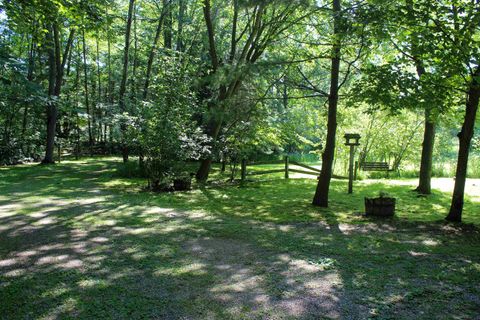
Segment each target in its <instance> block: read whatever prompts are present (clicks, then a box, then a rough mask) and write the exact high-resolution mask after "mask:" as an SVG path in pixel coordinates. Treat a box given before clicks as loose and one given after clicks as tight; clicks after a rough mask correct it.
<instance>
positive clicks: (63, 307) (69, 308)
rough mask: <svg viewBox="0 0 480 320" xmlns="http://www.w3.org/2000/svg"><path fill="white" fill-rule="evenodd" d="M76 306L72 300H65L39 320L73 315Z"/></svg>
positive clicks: (74, 300)
mask: <svg viewBox="0 0 480 320" xmlns="http://www.w3.org/2000/svg"><path fill="white" fill-rule="evenodd" d="M76 306H77V300H76V299H74V298H71V297H69V298H67V299H65V300H64V301H63V303H62V304H60V305H59V306H57V307H56V308H55V309H53V310H51V311H50V312H49V313H48V314H46V315H45V316H43V317H40V318H39V319H42V320H43V319H45V320H46V319H59V318H61V315H62V314H73V312H74V311H75V308H76Z"/></svg>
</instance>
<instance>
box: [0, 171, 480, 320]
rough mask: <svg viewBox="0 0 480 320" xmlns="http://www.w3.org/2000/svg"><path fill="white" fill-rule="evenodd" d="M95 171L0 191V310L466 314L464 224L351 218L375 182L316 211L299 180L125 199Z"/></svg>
mask: <svg viewBox="0 0 480 320" xmlns="http://www.w3.org/2000/svg"><path fill="white" fill-rule="evenodd" d="M109 165H110V164H108V163H107V164H99V165H98V166H97V165H92V164H90V163H86V164H81V165H78V166H77V167H76V168H75V170H67V167H66V166H67V165H65V166H55V169H54V170H51V169H48V174H46V172H41V170H40V172H35V174H37V177H39V179H36V178H35V177H32V179H33V182H31V183H30V184H29V185H28V188H25V186H24V185H22V183H24V182H22V183H19V182H16V181H15V180H14V179H13V180H11V182H12V183H13V185H10V186H9V187H8V188H7V189H5V188H4V190H7V191H8V193H7V195H6V196H5V197H6V199H4V200H2V203H1V204H0V226H1V227H0V271H1V273H0V274H1V276H0V283H1V284H0V296H2V297H5V299H4V300H3V299H2V300H3V301H5V303H2V304H0V314H2V316H4V315H5V317H6V318H26V317H27V318H28V317H32V318H37V317H38V318H39V317H51V318H65V317H78V318H129V319H130V318H162V319H177V318H232V317H234V318H242V317H243V318H255V317H257V318H275V317H278V318H285V317H292V318H318V317H319V316H324V317H330V318H366V317H369V316H375V315H379V316H381V317H385V318H388V317H396V318H412V317H416V318H422V317H423V318H429V317H430V318H431V317H432V316H433V317H442V316H444V315H445V314H449V315H451V316H460V317H467V318H468V317H469V316H475V314H476V311H478V310H479V308H480V303H479V295H480V292H479V291H480V290H479V288H478V285H476V283H480V275H479V274H480V270H478V268H477V266H478V265H479V262H480V257H479V255H480V254H479V252H478V243H479V236H478V231H477V230H476V228H471V229H468V228H467V229H461V228H458V227H449V226H448V225H445V224H442V223H417V222H415V223H413V222H408V219H407V218H403V217H402V216H401V218H399V219H396V220H393V221H392V222H387V221H384V220H368V219H366V218H364V217H362V216H352V211H353V210H357V209H356V208H355V205H353V206H352V204H356V203H357V202H358V203H359V204H358V206H361V203H362V201H363V200H362V199H363V198H362V197H363V195H364V194H367V193H369V192H371V191H372V190H373V189H375V188H376V187H377V186H372V187H371V190H370V189H368V188H366V189H365V190H363V191H361V192H358V194H357V193H356V194H354V195H353V196H352V197H349V196H346V195H344V194H343V191H342V190H343V189H344V187H345V185H344V184H343V183H337V184H336V185H334V188H333V191H332V196H333V199H334V201H332V208H331V209H328V210H319V209H318V208H314V207H312V206H311V205H310V204H309V203H310V196H311V195H310V194H309V193H310V191H311V190H310V189H311V187H312V182H311V181H305V180H298V181H296V180H291V181H270V182H268V181H267V182H263V183H262V184H255V183H254V184H250V185H247V186H244V187H241V188H237V187H231V188H204V189H201V190H196V191H192V192H187V193H177V194H161V195H158V194H152V193H125V192H121V191H118V190H117V189H115V187H114V186H110V187H109V186H107V187H105V183H107V182H110V180H111V179H112V178H111V175H110V173H109V169H108V168H109ZM68 166H69V167H71V165H68ZM105 168H106V169H105ZM40 177H41V178H40ZM49 177H50V178H49ZM23 178H25V177H23ZM58 179H61V180H62V181H63V183H60V184H59V183H57V182H58V181H57V180H58ZM25 189H27V190H25ZM306 190H308V192H306ZM92 191H94V192H92ZM388 192H389V193H392V194H393V193H394V192H405V191H404V189H392V190H390V191H388ZM19 194H21V198H17V196H18V195H19ZM403 196H404V195H402V197H403ZM42 199H43V201H42ZM442 199H443V198H441V199H440V201H444V200H442ZM415 201H420V200H418V199H412V204H409V205H415V206H416V205H418V206H419V208H420V207H421V208H428V204H423V203H422V202H420V203H419V204H417V203H416V202H415ZM12 202H13V203H16V204H18V205H20V207H16V208H13V209H12V210H13V212H9V211H7V209H5V206H8V205H11V204H12ZM2 206H4V207H2ZM352 208H355V209H353V210H352ZM412 208H414V207H412ZM414 209H415V210H418V208H414ZM412 210H413V209H412ZM425 210H427V209H425ZM350 218H351V220H353V221H354V222H356V224H351V223H346V222H347V221H350ZM409 218H410V217H409ZM465 301H467V302H468V304H466V303H464V302H465ZM446 309H448V310H446ZM422 312H424V313H423V314H422Z"/></svg>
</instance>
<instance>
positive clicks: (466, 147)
mask: <svg viewBox="0 0 480 320" xmlns="http://www.w3.org/2000/svg"><path fill="white" fill-rule="evenodd" d="M479 76H480V68H479V67H477V68H476V69H475V72H474V73H473V74H472V80H471V83H470V88H469V90H468V97H467V102H466V109H465V118H464V120H463V125H462V130H461V131H460V132H459V133H458V139H459V142H460V147H459V149H458V160H457V171H456V173H455V187H454V189H453V196H452V204H451V206H450V211H449V213H448V215H447V217H446V219H447V220H448V221H454V222H460V221H462V211H463V199H464V194H465V182H466V179H467V166H468V155H469V151H470V143H471V141H472V137H473V133H474V130H475V118H476V116H477V110H478V102H479V100H480V83H479V81H478V77H479Z"/></svg>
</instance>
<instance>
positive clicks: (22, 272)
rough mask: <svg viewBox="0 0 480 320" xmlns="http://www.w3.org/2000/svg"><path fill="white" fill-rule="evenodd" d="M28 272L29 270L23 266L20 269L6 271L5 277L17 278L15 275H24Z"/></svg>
mask: <svg viewBox="0 0 480 320" xmlns="http://www.w3.org/2000/svg"><path fill="white" fill-rule="evenodd" d="M26 273H27V270H25V269H23V268H18V269H13V270H10V271H8V272H5V273H4V275H5V277H9V278H15V277H20V276H23V275H25V274H26Z"/></svg>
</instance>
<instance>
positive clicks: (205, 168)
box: [196, 119, 223, 181]
mask: <svg viewBox="0 0 480 320" xmlns="http://www.w3.org/2000/svg"><path fill="white" fill-rule="evenodd" d="M222 122H223V121H222V119H212V120H211V122H210V126H209V127H210V130H209V131H210V132H209V133H210V134H209V136H210V137H212V141H216V140H217V138H218V135H219V133H220V129H221V127H222ZM212 160H213V159H212V157H211V156H209V157H207V158H205V159H202V161H201V162H200V167H199V168H198V171H197V174H196V178H197V180H198V181H207V179H208V175H209V174H210V168H211V166H212Z"/></svg>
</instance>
